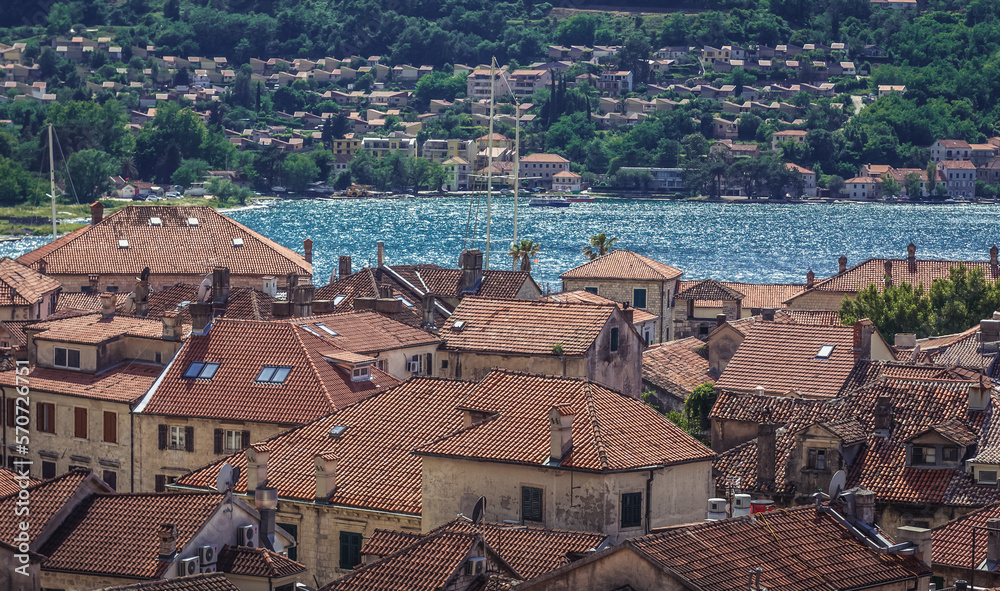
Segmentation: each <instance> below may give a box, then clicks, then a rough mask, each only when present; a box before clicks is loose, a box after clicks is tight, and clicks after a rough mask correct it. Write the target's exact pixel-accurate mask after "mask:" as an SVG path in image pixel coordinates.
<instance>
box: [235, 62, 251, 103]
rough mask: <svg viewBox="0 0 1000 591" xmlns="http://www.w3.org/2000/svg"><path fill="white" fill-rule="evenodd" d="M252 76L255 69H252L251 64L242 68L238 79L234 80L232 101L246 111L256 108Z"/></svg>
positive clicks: (237, 75) (237, 76)
mask: <svg viewBox="0 0 1000 591" xmlns="http://www.w3.org/2000/svg"><path fill="white" fill-rule="evenodd" d="M252 75H253V68H251V67H250V64H243V65H242V66H240V71H239V73H237V74H236V79H235V80H233V88H232V101H233V104H234V105H236V106H238V107H244V108H246V109H250V108H252V107H253V106H254V93H253V87H252V84H251V76H252Z"/></svg>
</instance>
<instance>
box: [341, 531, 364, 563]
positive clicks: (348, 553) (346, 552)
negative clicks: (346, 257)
mask: <svg viewBox="0 0 1000 591" xmlns="http://www.w3.org/2000/svg"><path fill="white" fill-rule="evenodd" d="M359 564H361V534H359V533H355V532H350V531H342V532H340V568H343V569H353V568H354V567H355V566H357V565H359Z"/></svg>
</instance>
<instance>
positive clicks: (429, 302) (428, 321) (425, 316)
mask: <svg viewBox="0 0 1000 591" xmlns="http://www.w3.org/2000/svg"><path fill="white" fill-rule="evenodd" d="M420 328H422V329H424V330H434V295H433V294H429V293H428V294H424V297H422V298H421V299H420Z"/></svg>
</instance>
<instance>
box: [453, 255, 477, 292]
mask: <svg viewBox="0 0 1000 591" xmlns="http://www.w3.org/2000/svg"><path fill="white" fill-rule="evenodd" d="M458 266H459V268H461V269H462V283H461V285H460V286H459V292H461V293H475V292H476V290H477V289H479V284H480V283H481V282H482V280H483V253H482V252H481V251H479V250H476V249H472V250H463V251H462V254H460V255H458Z"/></svg>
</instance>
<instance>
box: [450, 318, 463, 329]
mask: <svg viewBox="0 0 1000 591" xmlns="http://www.w3.org/2000/svg"><path fill="white" fill-rule="evenodd" d="M451 327H452V328H454V329H455V330H462V329H463V328H465V321H464V320H456V321H455V322H454V324H452V325H451Z"/></svg>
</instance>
